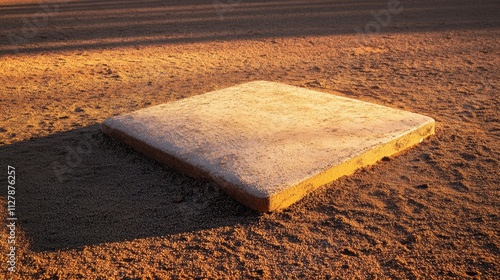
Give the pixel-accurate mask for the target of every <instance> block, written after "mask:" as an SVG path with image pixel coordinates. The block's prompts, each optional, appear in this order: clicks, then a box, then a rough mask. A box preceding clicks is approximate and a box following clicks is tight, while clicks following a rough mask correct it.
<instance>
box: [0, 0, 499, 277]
mask: <svg viewBox="0 0 500 280" xmlns="http://www.w3.org/2000/svg"><path fill="white" fill-rule="evenodd" d="M43 2H45V3H47V2H48V1H43ZM221 2H222V3H227V2H228V1H221ZM234 2H237V1H234ZM207 3H208V4H207ZM387 3H388V1H333V0H332V1H319V0H316V1H246V0H243V1H241V3H240V4H234V5H233V6H230V5H229V6H228V5H222V6H221V5H219V6H217V7H214V5H212V1H206V2H204V1H199V0H197V1H194V0H193V1H102V2H101V1H99V2H97V1H83V0H82V1H60V2H59V4H58V6H55V5H54V4H52V5H49V6H43V5H42V6H40V5H39V4H38V2H37V1H32V2H31V3H30V2H28V1H0V26H2V28H1V31H0V55H1V57H0V112H1V118H0V163H1V166H2V170H4V171H3V172H2V174H1V175H0V178H2V179H1V180H2V182H3V185H4V188H3V191H2V193H1V195H2V196H1V205H0V206H1V209H4V210H1V211H0V220H1V221H2V228H3V229H2V231H1V233H0V264H1V267H2V272H1V274H0V275H1V276H0V278H1V277H5V278H8V279H107V278H111V279H113V278H115V279H168V278H196V277H198V279H213V278H228V279H238V278H264V279H269V278H272V279H276V278H284V279H290V278H312V279H322V278H336V277H337V278H339V279H340V278H343V279H345V278H359V279H367V278H368V279H374V278H410V279H412V278H413V279H414V278H425V279H432V278H435V279H443V278H482V279H499V278H500V271H499V267H500V226H499V224H500V210H499V209H500V179H499V177H500V176H499V175H498V164H499V161H500V150H499V145H500V144H499V143H500V142H499V140H500V124H499V121H500V116H499V112H498V108H499V107H500V102H499V97H498V89H499V86H498V80H499V78H500V69H499V67H500V47H499V38H500V19H499V17H498V11H499V10H500V2H499V1H496V0H482V1H453V0H441V1H437V0H436V1H430V0H423V1H409V0H408V1H403V0H401V3H400V6H401V7H402V8H403V10H402V11H401V12H399V13H393V14H391V17H390V20H389V21H387V22H382V23H384V25H385V23H387V25H386V26H385V27H381V28H380V32H376V33H375V34H373V35H371V36H368V37H362V38H363V39H360V36H357V35H356V31H355V28H356V27H359V28H360V29H364V27H365V26H368V27H370V26H371V27H373V26H374V24H373V23H374V22H375V21H374V18H373V15H372V14H371V13H370V11H374V12H375V13H380V11H383V10H384V9H386V8H387ZM216 8H217V9H216ZM217 11H218V12H219V14H220V15H222V17H219V16H218V14H217ZM37 13H38V15H39V17H38V25H39V27H37V28H36V29H33V26H29V25H28V24H27V23H26V22H30V21H31V22H32V19H33V15H35V14H37ZM23 18H24V19H27V20H24V21H23V20H22V19H23ZM382 21H383V20H382ZM367 24H368V25H367ZM23 28H24V33H23ZM30 28H31V29H30ZM370 30H371V29H370ZM373 30H374V31H376V30H375V29H373ZM30 32H31V33H30ZM9 34H10V35H9ZM13 35H15V36H17V37H13ZM9 38H10V39H9ZM13 38H14V39H15V40H17V41H14V42H21V41H23V42H22V43H19V44H18V45H17V46H16V45H13V44H12V43H11V42H10V41H12V40H14V39H13ZM16 38H17V39H16ZM20 38H21V39H22V40H21V39H20ZM16 49H17V51H18V52H17V53H16V52H14V51H15V50H16ZM251 80H270V81H276V82H282V83H286V84H291V85H296V86H301V87H307V88H312V89H317V90H320V91H323V92H329V93H333V94H340V95H343V96H347V97H351V98H356V99H359V100H364V101H368V102H372V103H377V104H381V105H385V106H389V107H394V108H401V109H405V110H408V111H412V112H416V113H421V114H423V115H427V116H430V117H433V118H434V119H436V135H435V136H433V137H431V138H429V139H428V140H427V141H424V143H422V144H421V145H419V146H417V147H415V148H413V149H411V150H409V151H407V152H404V153H403V154H402V155H401V156H398V157H395V158H390V159H387V160H385V161H382V162H381V163H379V164H377V165H376V166H373V167H370V168H366V169H363V170H361V171H359V172H357V173H355V174H354V175H352V176H349V177H343V178H341V179H339V180H337V181H336V182H334V183H332V184H330V185H328V186H325V187H322V188H320V189H318V190H317V191H315V192H314V193H313V194H312V195H309V196H307V197H306V198H304V199H303V200H301V201H300V202H298V203H296V204H294V205H292V206H291V207H290V208H288V209H286V210H283V211H280V212H275V213H271V214H262V215H259V214H256V213H255V212H253V211H251V210H249V209H248V208H246V207H245V206H243V205H241V204H239V203H238V202H235V201H234V200H232V199H231V198H229V197H227V196H226V195H225V194H223V193H222V192H219V191H218V190H217V189H216V188H214V187H213V186H211V185H209V184H208V183H206V182H204V181H200V180H195V179H191V178H189V177H187V176H185V175H183V174H181V173H178V172H176V171H174V170H171V169H169V168H166V167H163V166H162V165H161V164H158V163H156V162H155V161H153V160H150V159H148V158H146V157H144V156H142V155H140V154H138V153H136V152H134V151H132V150H131V149H129V148H128V147H126V146H124V145H122V144H121V143H119V142H117V141H113V140H111V139H109V138H108V137H106V136H104V135H103V134H102V133H101V131H100V130H99V123H100V122H101V121H103V120H104V119H106V118H108V117H110V116H113V115H118V114H121V113H125V112H131V111H134V110H136V109H139V108H144V107H147V106H151V105H156V104H160V103H165V102H168V101H172V100H179V99H182V98H185V97H189V96H193V95H198V94H203V93H205V92H207V91H211V90H215V89H220V88H225V87H228V86H232V85H235V84H240V83H242V82H247V81H251ZM7 165H12V166H15V167H16V171H17V173H16V194H15V197H16V201H17V204H16V215H17V217H18V219H19V220H18V221H17V222H18V223H17V224H18V227H17V228H16V234H17V235H16V242H17V243H16V245H17V247H16V249H17V251H16V253H17V267H16V268H17V272H16V273H5V271H6V269H7V256H6V254H7V253H8V248H7V246H8V244H7V241H6V240H7V234H8V232H7V231H6V227H5V225H4V223H5V221H6V215H7V213H6V210H5V209H6V200H7V198H6V195H7V188H6V184H7V178H6V175H7V170H6V169H7V168H6V166H7Z"/></svg>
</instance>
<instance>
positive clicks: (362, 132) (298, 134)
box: [102, 81, 434, 212]
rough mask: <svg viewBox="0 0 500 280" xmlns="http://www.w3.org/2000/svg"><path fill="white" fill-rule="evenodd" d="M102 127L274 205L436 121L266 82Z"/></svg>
mask: <svg viewBox="0 0 500 280" xmlns="http://www.w3.org/2000/svg"><path fill="white" fill-rule="evenodd" d="M102 130H103V132H104V133H106V134H108V135H110V136H111V137H115V138H118V139H120V140H122V141H123V142H125V143H127V144H128V145H130V146H132V147H133V148H134V149H136V150H138V151H140V152H142V153H144V154H146V155H148V156H150V157H152V158H154V159H156V160H158V161H161V162H163V163H165V164H168V165H170V166H172V167H175V168H177V169H180V170H182V171H184V172H186V173H188V174H190V175H193V176H201V177H204V178H207V179H209V180H212V181H213V182H215V183H217V184H218V185H219V186H220V187H221V188H222V189H223V190H224V191H226V192H227V193H228V194H229V195H231V196H232V197H234V198H235V199H237V200H238V201H240V202H242V203H244V204H245V205H247V206H249V207H251V208H253V209H255V210H257V211H260V212H265V211H272V210H276V209H281V208H285V207H287V206H289V205H291V204H292V203H294V202H296V201H298V200H299V199H301V198H302V197H304V196H305V195H306V194H307V193H309V192H311V191H313V190H314V189H316V188H318V187H320V186H322V185H324V184H326V183H329V182H331V181H333V180H335V179H336V178H338V177H340V176H344V175H349V174H352V173H353V172H354V171H355V170H356V169H358V168H360V167H364V166H367V165H370V164H373V163H375V162H377V161H378V160H380V159H382V158H383V157H386V156H391V155H393V154H395V153H398V152H400V151H402V150H404V149H406V148H408V147H411V146H413V145H415V144H418V143H419V142H421V141H422V140H423V139H424V138H426V137H428V136H429V135H432V134H433V133H434V120H433V119H432V118H429V117H426V116H423V115H419V114H415V113H411V112H406V111H402V110H398V109H393V108H388V107H385V106H380V105H376V104H371V103H367V102H362V101H358V100H353V99H349V98H344V97H339V96H335V95H332V94H327V93H321V92H317V91H312V90H308V89H304V88H299V87H294V86H289V85H283V84H279V83H273V82H265V81H256V82H250V83H246V84H242V85H239V86H235V87H230V88H226V89H222V90H218V91H214V92H210V93H206V94H203V95H199V96H194V97H190V98H186V99H183V100H179V101H176V102H171V103H166V104H161V105H158V106H153V107H150V108H146V109H142V110H138V111H135V112H132V113H129V114H124V115H120V116H117V117H113V118H109V119H107V120H105V121H104V122H103V123H102Z"/></svg>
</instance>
